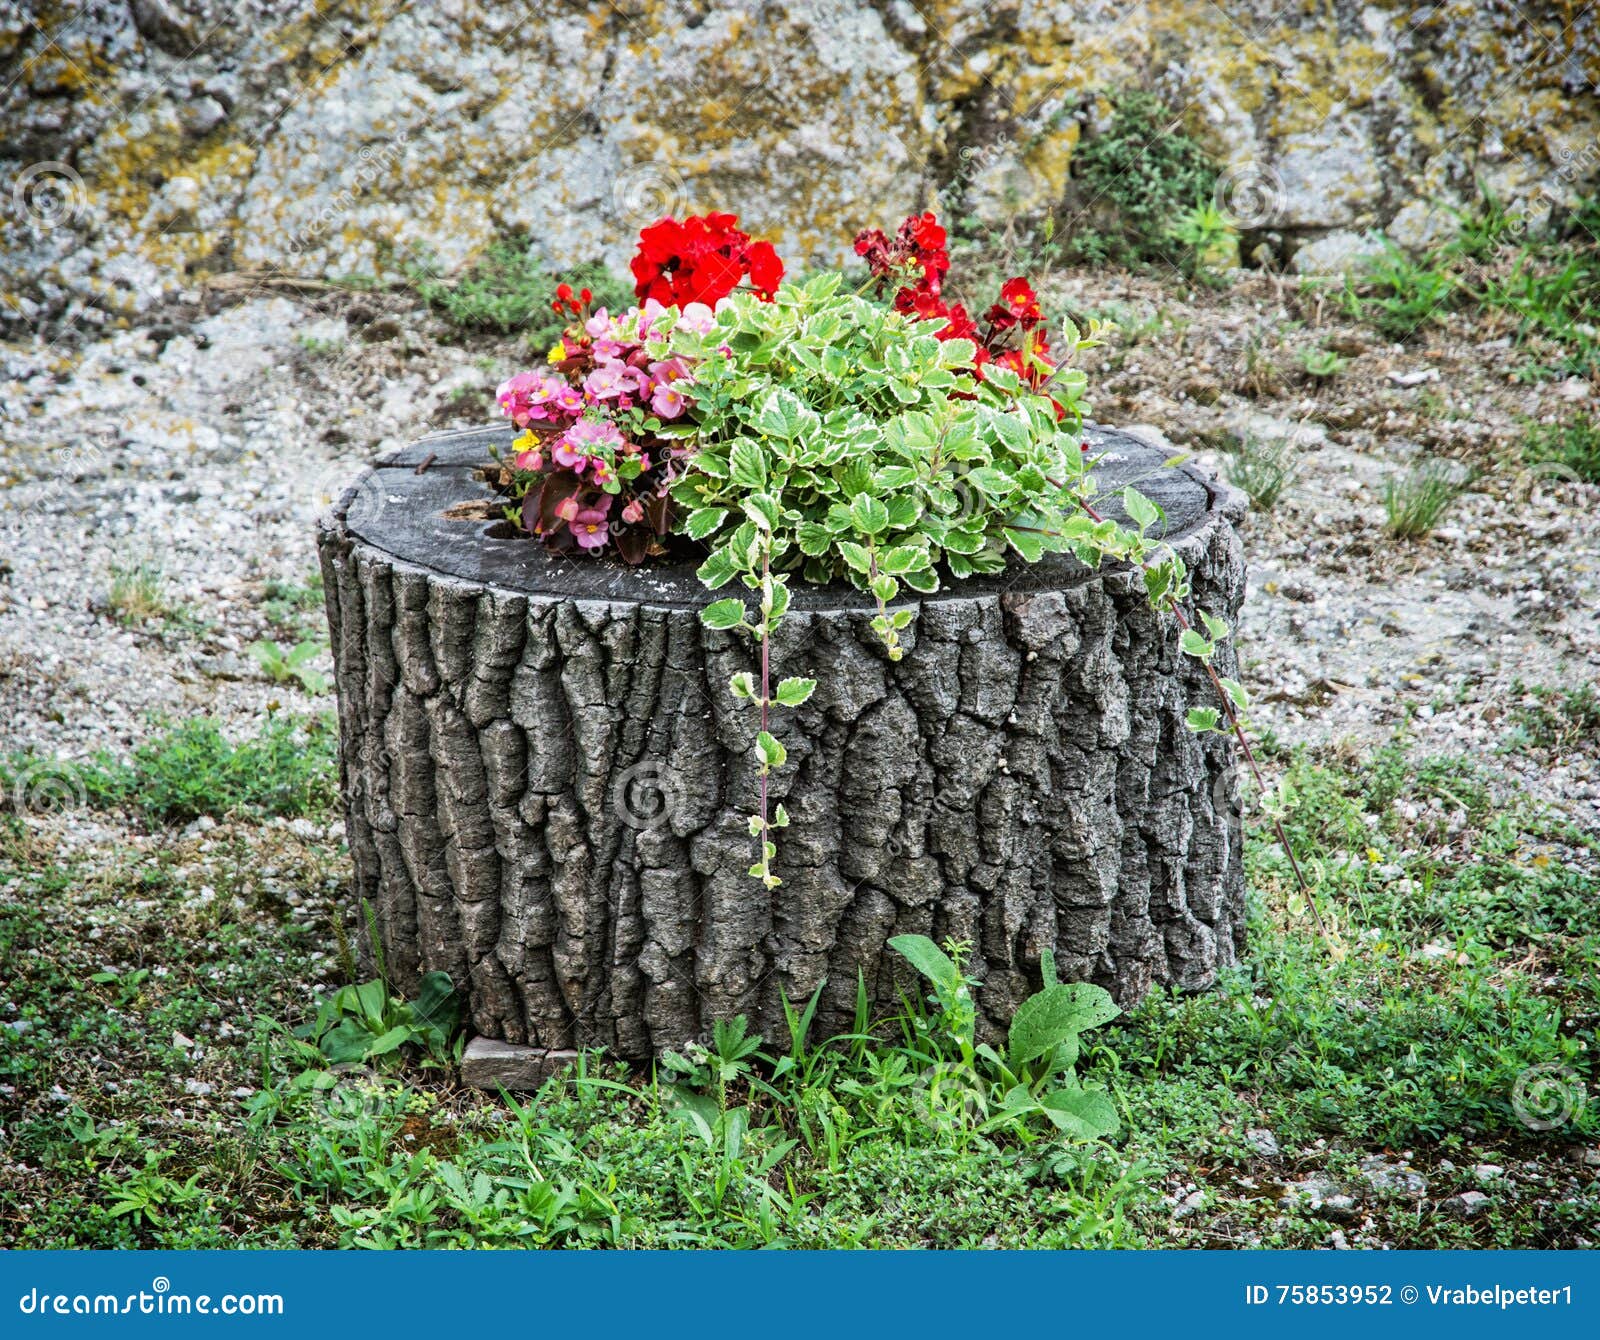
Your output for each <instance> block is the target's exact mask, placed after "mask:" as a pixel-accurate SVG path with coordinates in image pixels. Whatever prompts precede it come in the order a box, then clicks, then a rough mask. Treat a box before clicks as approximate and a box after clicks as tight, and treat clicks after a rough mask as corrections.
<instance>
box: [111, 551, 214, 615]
mask: <svg viewBox="0 0 1600 1340" xmlns="http://www.w3.org/2000/svg"><path fill="white" fill-rule="evenodd" d="M106 608H107V610H108V611H109V613H110V615H111V617H112V618H113V619H115V620H116V621H117V622H118V623H120V624H121V625H122V626H123V627H125V628H145V627H149V626H150V625H152V624H163V623H170V624H174V625H178V626H181V627H186V628H195V627H198V626H199V625H198V624H197V623H196V622H195V620H193V619H191V618H190V617H189V616H188V615H186V614H185V613H184V611H183V610H182V609H180V608H179V607H178V606H177V605H176V604H174V603H173V602H172V600H171V599H170V598H169V596H168V594H167V581H166V577H165V575H164V574H163V573H162V571H161V568H160V565H159V564H156V563H150V562H142V563H133V564H125V565H117V566H114V567H113V568H112V569H111V585H110V586H109V588H108V589H107V591H106Z"/></svg>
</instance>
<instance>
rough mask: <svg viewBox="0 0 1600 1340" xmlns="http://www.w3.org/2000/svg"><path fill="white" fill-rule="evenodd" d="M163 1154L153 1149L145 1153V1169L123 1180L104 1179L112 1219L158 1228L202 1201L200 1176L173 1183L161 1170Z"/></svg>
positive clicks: (203, 1193)
mask: <svg viewBox="0 0 1600 1340" xmlns="http://www.w3.org/2000/svg"><path fill="white" fill-rule="evenodd" d="M162 1157H163V1156H162V1155H161V1154H160V1153H158V1152H157V1151H155V1150H153V1149H152V1150H149V1151H147V1152H146V1154H145V1164H144V1167H142V1168H140V1169H138V1170H137V1171H135V1172H132V1173H130V1174H129V1175H128V1176H126V1177H123V1178H116V1177H113V1176H111V1175H110V1174H106V1175H105V1176H104V1177H103V1179H102V1180H103V1183H104V1185H105V1189H106V1193H107V1196H108V1198H109V1199H110V1201H111V1208H110V1213H111V1216H112V1218H121V1217H126V1218H127V1219H128V1220H129V1222H131V1223H133V1224H136V1225H137V1224H145V1225H158V1224H161V1223H164V1222H165V1220H166V1218H167V1216H169V1215H171V1214H172V1213H174V1212H180V1211H182V1210H185V1209H187V1208H188V1207H190V1206H192V1205H195V1204H197V1203H198V1202H200V1201H202V1200H204V1199H205V1194H206V1193H205V1192H204V1191H203V1190H202V1189H201V1188H200V1186H199V1181H200V1174H199V1173H195V1174H194V1176H192V1177H190V1178H189V1179H188V1180H187V1181H184V1182H176V1181H174V1180H173V1179H172V1178H170V1177H168V1176H166V1175H165V1174H164V1173H163V1172H162V1171H161V1162H162Z"/></svg>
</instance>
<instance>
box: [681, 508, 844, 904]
mask: <svg viewBox="0 0 1600 1340" xmlns="http://www.w3.org/2000/svg"><path fill="white" fill-rule="evenodd" d="M758 515H759V513H758ZM756 543H757V544H758V545H759V546H760V555H761V575H760V577H759V578H757V579H756V585H757V587H758V590H759V592H760V601H759V609H760V616H759V618H758V620H757V621H755V622H751V621H750V620H749V619H748V618H747V617H746V613H747V611H746V609H745V604H744V601H743V600H740V599H738V598H737V597H732V598H729V599H727V600H718V601H715V602H714V603H712V604H710V605H708V606H706V608H705V610H704V611H702V613H701V615H700V619H701V622H702V623H704V624H705V625H706V627H708V628H718V629H739V630H741V631H743V632H746V633H748V634H750V636H751V637H752V638H754V639H755V640H756V642H757V643H759V644H760V646H761V661H760V665H761V669H760V676H761V678H760V682H759V684H758V683H757V681H756V678H755V676H754V675H752V674H751V673H750V671H748V670H741V671H739V672H738V673H737V674H736V675H734V676H733V677H732V678H731V679H730V680H729V681H728V687H729V689H730V690H731V691H732V693H733V696H734V697H735V698H738V699H745V700H751V701H754V702H755V704H756V707H757V709H758V710H759V712H760V722H761V724H760V727H759V729H758V730H757V732H756V743H755V752H756V760H757V762H756V775H757V777H758V779H759V788H758V790H759V799H758V805H759V810H758V811H757V813H755V814H752V815H751V816H750V836H751V837H753V838H755V839H756V840H757V841H758V842H759V843H760V848H759V850H760V856H759V858H758V859H757V860H756V861H755V863H754V864H752V865H751V867H750V874H751V876H752V877H753V878H755V879H759V880H760V881H761V882H762V883H763V884H764V885H765V886H766V887H767V888H769V889H775V888H777V887H778V885H780V884H781V883H783V881H782V880H781V879H779V878H778V876H777V875H775V874H773V873H772V858H773V857H774V856H776V855H777V854H778V848H777V844H776V843H774V842H773V840H772V834H773V833H774V832H775V831H776V830H777V829H780V828H787V827H788V826H789V814H788V811H787V810H785V809H784V807H783V806H782V805H781V804H780V805H778V806H777V808H776V809H773V808H771V805H770V794H769V790H768V779H769V778H770V777H771V776H772V770H773V769H774V768H781V767H782V766H783V765H784V763H786V762H787V761H788V758H789V753H788V750H786V749H785V748H784V747H783V742H782V741H780V740H779V739H778V738H777V737H776V736H775V735H773V733H772V731H771V729H770V726H771V720H770V713H771V710H772V708H774V707H799V706H800V705H801V704H802V703H804V702H805V701H806V700H807V699H808V698H810V697H811V695H812V694H813V693H814V692H815V691H816V687H817V681H816V680H814V679H800V678H791V679H782V680H779V681H778V685H777V688H776V690H774V688H773V685H772V630H773V629H774V628H776V627H777V626H778V621H779V620H780V619H782V618H783V615H784V612H785V611H786V610H787V609H788V608H789V586H788V583H787V581H785V580H784V579H782V578H778V577H774V576H773V575H772V531H771V529H770V527H758V528H757V541H756Z"/></svg>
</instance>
